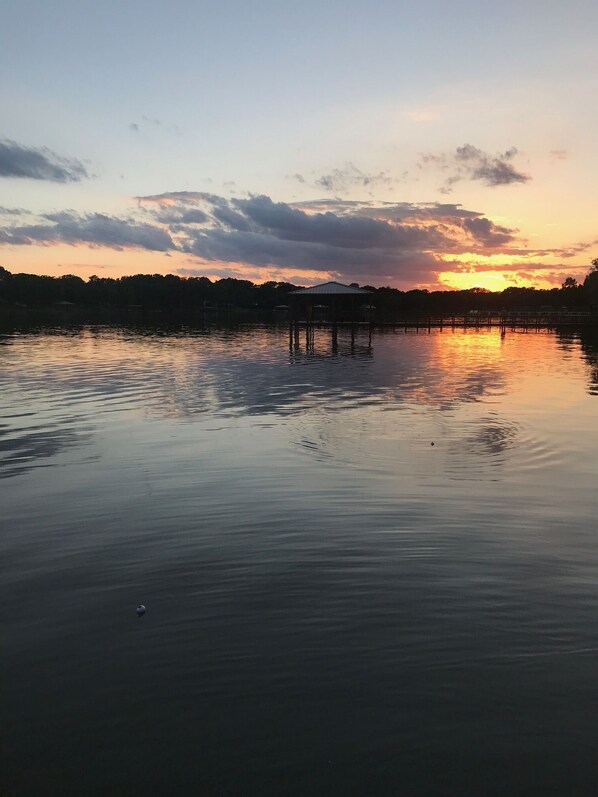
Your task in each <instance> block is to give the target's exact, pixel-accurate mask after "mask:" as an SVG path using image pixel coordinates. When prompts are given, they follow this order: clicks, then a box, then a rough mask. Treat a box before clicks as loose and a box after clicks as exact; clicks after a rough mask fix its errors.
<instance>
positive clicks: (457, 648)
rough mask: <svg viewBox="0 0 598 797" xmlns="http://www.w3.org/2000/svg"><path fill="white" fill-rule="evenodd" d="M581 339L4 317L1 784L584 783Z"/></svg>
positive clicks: (590, 449) (295, 786) (190, 787)
mask: <svg viewBox="0 0 598 797" xmlns="http://www.w3.org/2000/svg"><path fill="white" fill-rule="evenodd" d="M597 363H598V343H597V341H596V338H595V337H594V336H592V335H590V334H589V333H588V331H587V330H586V331H584V332H583V333H572V334H567V335H556V334H552V333H546V332H540V333H529V334H523V333H521V334H518V333H513V334H511V333H507V334H506V335H504V336H502V337H501V335H500V334H499V332H498V331H497V330H485V331H480V332H476V331H473V330H470V331H467V332H454V333H453V332H450V331H448V332H447V331H445V332H443V333H441V332H439V331H435V332H433V333H432V334H422V335H416V334H413V333H407V334H405V333H403V332H400V333H392V332H390V333H384V334H382V333H376V334H374V336H373V339H372V346H371V347H370V346H369V345H368V341H367V340H363V339H362V338H361V337H360V336H359V335H358V336H357V339H356V343H355V346H351V345H350V340H349V339H345V337H343V336H342V335H341V336H340V338H339V342H338V349H337V350H335V351H333V349H332V345H331V341H330V339H329V338H328V337H327V336H326V334H325V333H324V332H323V331H320V332H318V333H317V334H316V338H315V340H314V345H313V348H310V349H309V350H307V351H306V350H305V348H304V347H299V349H295V348H294V347H293V348H291V350H290V351H289V346H288V334H287V330H286V329H279V330H278V329H274V328H254V329H250V328H247V329H236V330H218V329H203V330H192V329H189V330H178V331H157V330H150V329H138V330H131V329H111V328H107V327H97V328H92V327H86V328H81V329H76V330H70V331H68V330H61V329H56V330H40V331H36V332H31V333H25V332H20V333H11V334H8V335H5V336H4V337H1V338H0V412H1V417H0V491H1V498H2V516H1V518H0V523H1V524H2V534H1V536H0V549H1V554H2V561H3V563H4V578H3V593H2V595H3V598H2V609H3V641H4V643H5V657H4V658H5V668H4V669H5V680H6V683H9V684H10V689H9V690H5V693H4V695H3V717H4V719H5V738H4V744H3V748H2V764H3V766H2V769H1V770H0V771H1V772H2V773H3V774H2V778H3V782H2V783H0V792H2V793H6V794H18V795H38V794H44V795H46V794H50V795H51V794H65V795H75V794H77V795H78V794H83V793H84V794H90V795H107V794H119V795H162V794H164V795H170V794H200V795H201V794H206V795H260V797H264V795H301V796H303V795H307V794H311V795H343V796H344V795H351V794H355V795H363V794H371V795H391V794H392V795H394V794H399V793H403V794H409V795H416V796H417V795H426V797H429V795H446V794H459V795H472V796H473V795H476V797H477V795H480V794H483V795H504V794H525V795H538V797H540V795H542V797H544V796H545V795H550V794H554V795H557V794H589V793H592V791H593V789H592V788H589V789H588V788H587V786H588V784H590V783H592V782H593V779H594V778H595V776H596V774H598V772H597V769H598V766H597V764H596V762H595V754H594V734H595V730H594V725H595V721H594V717H593V712H592V710H591V707H592V705H593V694H594V690H595V682H596V677H597V676H598V665H597V664H596V650H598V612H597V611H596V607H597V605H598V550H597V548H596V532H595V517H596V512H597V509H598V502H597V499H596V490H595V484H596V458H595V451H596V443H597V442H598V440H597V437H598V424H597V423H596V420H597V415H598V403H597V402H596V398H595V396H596V394H597V393H598V387H597V386H598V377H597V374H598V366H597ZM432 444H433V445H432ZM139 602H143V603H145V604H146V606H147V607H148V610H147V613H146V615H145V616H144V617H143V618H141V619H139V618H137V616H136V614H135V607H136V605H137V604H138V603H139ZM563 729H565V730H563Z"/></svg>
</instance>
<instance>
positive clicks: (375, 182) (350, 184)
mask: <svg viewBox="0 0 598 797" xmlns="http://www.w3.org/2000/svg"><path fill="white" fill-rule="evenodd" d="M288 177H289V178H290V179H291V180H294V181H296V182H298V183H301V184H302V185H311V186H313V187H315V188H319V189H323V190H324V191H326V192H328V193H330V194H335V195H340V194H343V193H345V192H347V191H350V190H351V189H354V188H365V189H366V190H367V191H368V194H369V195H370V196H373V194H372V193H371V189H373V188H375V187H380V186H390V185H392V184H393V182H394V181H393V178H392V177H391V175H390V172H388V171H380V172H375V173H368V172H364V171H363V170H362V169H359V168H358V167H357V166H355V164H354V163H351V161H347V163H345V164H344V166H342V167H337V168H334V169H331V170H330V171H329V172H327V173H326V174H320V175H315V174H313V173H312V175H311V177H306V176H305V175H304V174H299V173H296V174H292V175H288Z"/></svg>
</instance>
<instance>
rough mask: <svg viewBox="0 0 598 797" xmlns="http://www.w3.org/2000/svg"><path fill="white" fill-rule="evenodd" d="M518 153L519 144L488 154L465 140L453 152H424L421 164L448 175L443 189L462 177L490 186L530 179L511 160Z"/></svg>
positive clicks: (523, 181) (450, 186)
mask: <svg viewBox="0 0 598 797" xmlns="http://www.w3.org/2000/svg"><path fill="white" fill-rule="evenodd" d="M518 154H519V152H518V150H517V148H516V147H510V148H509V149H508V150H506V152H503V153H499V154H497V155H489V154H488V153H486V152H484V151H483V150H481V149H479V148H478V147H474V146H473V144H463V146H461V147H457V149H456V150H455V151H454V152H452V153H440V154H439V155H436V154H431V153H427V154H424V155H421V156H420V160H419V163H418V166H419V168H425V167H428V168H429V167H431V168H436V169H438V170H440V171H442V172H444V173H445V174H446V178H445V181H444V184H443V185H442V187H441V189H440V190H441V191H442V192H443V193H450V191H451V189H452V186H453V185H454V184H455V183H458V182H461V181H462V180H470V181H478V182H481V183H483V184H484V185H487V186H490V187H496V186H500V185H511V184H512V183H526V182H528V180H531V177H530V176H529V175H528V174H524V172H522V171H520V170H519V169H517V168H515V166H514V165H513V163H512V162H511V161H512V160H513V159H514V158H515V157H516V156H517V155H518Z"/></svg>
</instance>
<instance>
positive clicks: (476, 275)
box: [0, 0, 598, 288]
mask: <svg viewBox="0 0 598 797" xmlns="http://www.w3.org/2000/svg"><path fill="white" fill-rule="evenodd" d="M597 23H598V7H597V6H596V4H595V3H590V2H571V3H568V4H565V3H562V2H559V3H556V2H546V1H545V2H539V1H536V0H522V2H519V3H513V2H503V3H501V4H500V5H495V4H492V3H472V2H456V3H452V4H447V3H440V2H429V1H428V2H420V3H418V4H414V3H409V4H407V3H399V2H374V3H369V4H365V3H363V2H360V3H356V2H342V3H341V2H320V3H314V2H304V3H301V4H298V3H281V2H278V3H274V2H254V3H251V4H249V3H238V2H221V3H218V4H216V3H191V2H180V1H179V2H172V3H170V4H168V5H167V4H164V3H157V2H153V0H149V1H147V2H144V3H141V2H136V0H131V1H130V2H127V3H116V2H104V3H103V4H99V3H91V2H76V3H75V2H65V1H64V0H63V1H62V2H53V3H51V4H48V3H41V2H27V0H21V1H20V2H11V3H8V4H6V6H5V7H4V8H3V21H2V29H1V31H0V45H1V46H0V68H1V70H2V75H3V76H4V80H3V99H4V101H3V103H2V107H1V109H0V148H1V145H2V142H3V143H4V161H3V160H2V157H1V156H0V205H1V206H2V207H4V208H5V209H9V210H10V209H12V210H20V211H22V213H21V214H20V215H18V216H17V215H16V214H15V213H12V214H8V213H6V214H5V215H4V217H3V218H0V225H1V226H0V230H4V234H3V235H2V233H1V232H0V245H2V251H1V252H0V263H2V264H3V265H4V266H5V267H6V268H8V269H9V270H11V271H34V272H37V273H51V274H61V273H79V274H81V275H82V276H89V274H90V273H93V271H94V267H95V266H98V267H100V266H101V267H102V268H103V269H104V270H105V272H106V273H110V274H112V275H118V274H125V273H136V272H142V271H152V272H153V271H160V272H162V273H167V272H169V271H170V272H174V273H190V274H191V273H202V274H209V275H213V276H216V277H217V276H221V275H225V274H231V275H235V276H247V277H248V278H250V279H256V280H261V279H268V278H274V279H276V278H280V279H282V278H291V277H293V278H295V279H299V278H302V280H303V282H305V284H307V283H309V282H310V281H311V282H313V281H314V280H318V279H320V278H325V277H332V278H338V279H341V280H346V279H348V278H349V277H351V279H358V280H360V281H369V280H368V278H369V277H370V276H371V279H372V281H373V282H374V284H394V285H398V286H399V287H411V286H412V285H413V284H418V285H429V286H435V287H438V286H443V285H445V286H448V285H450V284H458V285H459V286H463V287H468V286H470V285H472V284H481V285H485V286H487V287H497V288H498V287H504V285H505V284H548V283H550V282H558V281H560V280H561V279H562V278H564V276H567V275H573V276H577V277H578V278H579V277H582V276H583V274H584V273H585V271H587V266H588V264H589V261H590V260H591V258H592V257H595V256H596V255H597V254H598V247H597V245H596V244H595V239H596V238H597V237H598V231H597V230H596V222H595V219H596V218H597V215H598V214H597V213H596V210H597V207H596V204H597V203H596V199H595V197H594V194H595V178H596V175H597V173H598V169H597V167H598V156H597V154H596V148H595V144H594V138H595V134H594V131H595V130H596V129H597V127H598V125H597V123H598V118H597V117H598V112H597V105H596V99H595V98H596V96H598V92H597V91H596V89H597V88H598V87H597V85H596V84H597V82H598V78H597V75H598V69H597V68H596V67H597V64H596V60H597V59H596V47H595V42H596V40H597V34H598V24H597ZM36 154H37V156H39V155H40V154H41V155H43V157H45V158H46V159H47V160H48V162H50V163H54V164H55V165H56V164H57V163H62V164H63V165H64V164H65V163H66V164H67V165H68V164H70V165H71V166H73V167H74V166H75V164H79V166H80V167H82V168H83V170H84V171H83V172H81V171H79V172H78V173H75V172H73V174H72V177H73V179H67V180H57V179H55V177H56V174H57V172H56V171H54V172H52V171H51V170H50V171H48V170H46V172H45V173H44V174H42V176H41V177H40V174H39V173H33V172H27V168H25V170H24V172H25V173H24V174H22V173H17V172H18V170H17V169H16V168H15V167H14V164H13V160H11V159H15V158H17V159H18V162H19V163H25V162H26V159H27V158H28V157H30V158H35V157H36ZM61 159H62V160H61ZM3 163H4V167H3V166H2V164H3ZM82 175H84V176H82ZM174 192H186V194H185V195H183V194H181V193H178V194H177V199H176V202H177V205H178V206H180V207H182V206H183V205H182V204H181V203H183V204H184V206H185V207H186V208H187V210H190V209H195V210H201V211H202V212H203V213H204V214H205V219H204V221H203V222H191V225H192V226H188V227H185V223H178V224H177V225H176V226H177V229H173V227H172V224H173V222H164V221H160V220H159V219H158V218H157V217H156V213H155V212H154V213H153V215H152V214H151V213H150V212H149V210H148V203H147V202H145V201H144V200H142V201H139V200H138V199H136V198H139V197H148V196H151V197H153V198H156V197H158V196H160V195H164V199H163V202H162V204H164V203H166V204H168V205H169V206H170V205H172V203H173V202H174V201H175V200H174V199H173V194H174ZM259 196H266V197H268V198H269V199H270V200H272V203H273V204H272V207H276V206H277V205H279V204H283V205H284V206H285V207H288V208H289V209H290V210H293V211H295V212H296V213H299V214H303V215H302V216H300V217H299V216H295V217H294V218H295V220H296V221H298V222H300V224H299V226H300V227H301V232H297V230H295V229H294V230H293V231H292V232H289V231H288V230H286V229H281V228H279V227H276V225H274V226H272V225H271V224H270V220H269V219H266V218H261V219H260V222H259V223H258V222H256V221H255V220H254V219H253V218H251V219H250V224H249V226H248V225H247V223H246V222H247V217H246V219H245V222H243V224H244V225H245V227H247V229H244V230H243V231H241V230H238V229H236V228H235V227H234V226H232V227H231V226H230V225H228V226H226V224H225V223H224V222H223V221H222V220H221V219H220V220H219V219H218V218H217V216H215V215H214V213H213V211H214V208H215V207H217V206H218V207H222V203H231V202H232V203H233V206H234V207H235V208H237V209H238V207H239V205H238V202H242V201H244V200H246V199H248V198H250V197H259ZM215 198H217V199H215ZM317 202H320V203H321V204H319V205H318V204H316V203H317ZM348 202H354V203H356V204H355V205H354V206H353V207H350V206H349V205H348V204H347V203H348ZM157 203H158V200H156V199H154V200H153V201H152V202H151V203H150V205H151V207H152V208H155V207H156V206H157ZM235 203H237V204H235ZM322 203H324V204H322ZM406 204H407V205H409V207H410V208H412V210H413V212H412V213H411V215H407V216H406V215H405V212H404V211H405V206H406ZM447 205H451V206H455V207H459V208H461V209H464V210H466V211H467V212H468V213H471V214H474V216H472V218H474V217H475V218H478V219H485V220H487V222H488V223H490V224H492V225H494V226H495V227H496V229H498V228H500V229H503V230H504V229H506V230H509V231H510V234H509V236H508V239H507V236H505V234H503V235H502V240H500V241H499V238H500V235H499V236H498V237H496V236H494V237H493V238H489V237H488V235H486V237H485V239H484V240H483V241H482V240H481V239H480V237H479V236H478V237H477V238H475V236H474V237H473V238H472V229H473V228H471V226H470V227H463V225H462V222H461V221H460V219H462V218H463V217H462V216H460V215H459V213H457V212H456V211H454V210H453V211H449V210H446V208H445V210H446V212H445V213H444V214H439V213H436V216H435V219H436V220H435V221H434V222H432V221H430V218H427V219H424V218H423V216H425V213H424V214H422V212H421V211H422V208H428V209H429V208H430V207H435V208H439V207H445V206H447ZM251 207H253V206H251ZM261 207H264V205H262V206H261ZM389 207H397V208H399V207H400V208H402V210H401V212H400V213H398V212H397V213H395V214H394V216H393V218H392V219H391V218H390V216H389V214H388V212H387V211H388V208H389ZM67 211H68V212H69V213H70V216H69V219H68V225H66V224H65V223H64V222H65V216H64V215H62V216H60V217H58V216H57V214H64V213H65V212H67ZM323 213H327V214H329V215H330V214H332V215H334V216H335V218H337V220H339V221H340V220H342V222H343V223H342V225H337V232H335V236H338V234H341V233H339V232H338V231H339V230H340V229H341V227H342V230H343V231H348V232H346V234H347V238H346V240H344V239H343V240H339V239H338V237H334V238H333V239H330V240H328V239H326V240H320V239H318V240H306V239H305V237H306V236H309V235H310V234H312V232H313V231H314V230H315V229H316V226H314V224H312V223H311V219H310V217H312V216H313V215H314V214H316V215H317V214H323ZM162 215H163V214H162ZM179 215H180V214H179ZM221 215H222V214H221ZM441 215H442V221H439V220H438V219H439V218H440V216H441ZM49 216H52V217H54V218H48V217H49ZM399 216H400V219H399ZM428 216H429V214H428ZM57 218H59V220H58V221H57V220H56V219H57ZM364 218H369V219H370V220H372V219H373V220H375V222H376V223H377V225H378V227H377V228H376V235H374V237H372V236H369V237H368V239H367V241H363V240H359V241H358V243H357V246H358V247H359V248H361V249H362V250H363V249H364V247H365V251H364V252H362V254H363V256H362V257H359V258H356V257H355V251H354V248H355V241H356V238H355V235H354V231H353V229H352V226H351V225H361V228H363V219H364ZM106 219H108V220H109V221H106ZM92 222H93V224H92V225H91V226H93V230H94V232H93V234H91V233H90V224H91V223H92ZM102 225H104V227H106V226H108V227H110V225H112V226H111V229H110V230H108V234H107V235H106V236H104V237H102V236H103V232H102V229H103V228H102ZM115 225H120V227H119V230H120V232H119V234H118V235H117V236H116V237H115V235H114V229H115ZM122 225H128V226H129V228H130V231H131V235H128V236H127V235H126V234H124V232H122V231H123V229H124V228H123V227H122ZM143 225H145V227H143V229H141V233H143V234H140V229H139V228H140V227H142V226H143ZM384 225H386V226H384ZM389 225H390V226H392V227H393V228H396V227H397V225H398V226H399V228H400V229H399V233H401V232H402V233H404V232H405V227H406V226H407V227H409V228H415V227H418V228H419V227H421V226H422V225H424V226H426V227H430V225H434V230H435V233H438V234H440V233H442V232H443V231H444V233H445V237H444V239H442V237H441V236H440V235H435V236H428V238H426V237H425V236H423V237H422V236H420V238H418V239H417V240H418V243H417V245H416V244H413V243H411V244H408V245H407V244H406V243H405V240H406V236H405V235H403V234H399V235H396V236H394V238H393V237H392V236H390V238H389V236H388V235H387V232H388V230H387V227H388V226H389ZM149 226H152V227H153V228H155V230H157V231H158V232H160V231H161V232H163V233H165V234H167V235H169V236H170V240H171V241H172V248H168V249H167V250H166V251H161V252H156V250H155V249H148V248H147V246H146V245H145V244H144V241H146V240H147V236H146V233H148V232H149V230H148V229H147V228H148V227H149ZM67 227H68V229H67ZM49 228H51V229H49ZM477 229H478V231H479V230H480V229H481V227H480V226H478V228H477ZM310 231H311V232H310ZM395 231H396V230H395ZM121 232H122V234H121ZM241 232H243V236H244V237H243V239H242V240H241V237H240V233H241ZM342 234H343V235H344V234H345V232H343V233H342ZM446 234H448V238H449V239H450V241H451V243H450V245H449V244H448V243H447V241H446V237H447V235H446ZM378 235H379V236H380V237H377V236H378ZM268 236H269V238H270V240H266V238H267V237H268ZM297 237H299V240H296V239H297ZM413 237H414V236H411V238H413ZM415 237H417V236H415ZM204 239H205V240H204ZM152 240H154V239H153V238H152ZM410 240H411V239H410ZM198 241H200V243H202V245H201V246H199V245H198V243H197V242H198ZM388 241H390V244H389V243H388ZM140 242H141V243H140ZM384 242H386V243H384ZM204 243H205V245H204ZM258 244H259V245H258ZM368 247H369V248H368ZM370 249H371V251H370ZM381 249H384V251H383V252H381V251H380V250H381ZM345 254H346V255H347V258H346V259H347V263H351V262H353V263H354V266H353V267H350V266H347V268H345V269H343V255H345ZM368 254H369V255H371V258H370V259H371V262H372V264H373V265H372V269H371V272H370V270H369V269H368V262H369V260H368V257H367V256H366V255H368ZM318 258H320V260H318ZM356 261H359V263H360V265H355V263H356ZM418 264H421V267H420V266H418ZM90 269H91V270H90Z"/></svg>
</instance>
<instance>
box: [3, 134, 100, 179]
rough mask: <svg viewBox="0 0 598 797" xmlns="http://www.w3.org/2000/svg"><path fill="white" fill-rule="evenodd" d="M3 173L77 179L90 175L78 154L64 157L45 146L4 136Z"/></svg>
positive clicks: (19, 176)
mask: <svg viewBox="0 0 598 797" xmlns="http://www.w3.org/2000/svg"><path fill="white" fill-rule="evenodd" d="M0 177H16V178H29V179H31V180H47V181H49V182H53V183H76V182H79V181H80V180H83V179H88V178H89V175H88V173H87V170H86V169H85V166H83V164H82V163H81V162H80V161H78V160H76V159H74V158H61V157H60V156H59V155H56V153H54V152H52V151H51V150H49V149H46V148H45V147H43V148H41V149H33V148H32V147H23V146H21V145H20V144H17V143H16V141H8V140H6V139H4V140H0Z"/></svg>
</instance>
